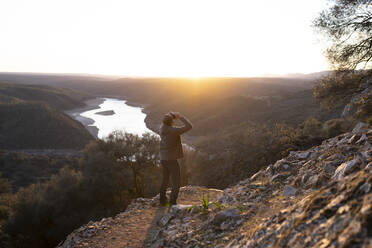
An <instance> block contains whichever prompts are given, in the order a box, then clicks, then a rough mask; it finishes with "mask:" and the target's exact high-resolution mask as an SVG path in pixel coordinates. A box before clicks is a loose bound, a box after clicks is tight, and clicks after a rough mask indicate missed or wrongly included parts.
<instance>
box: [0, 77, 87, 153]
mask: <svg viewBox="0 0 372 248" xmlns="http://www.w3.org/2000/svg"><path fill="white" fill-rule="evenodd" d="M85 97H86V95H84V94H80V93H77V92H75V91H72V90H68V89H59V88H52V87H49V86H31V85H15V84H9V83H0V137H1V138H0V148H1V149H52V148H53V149H65V148H70V149H71V148H72V149H81V148H83V147H84V146H85V145H86V144H87V143H88V142H89V141H90V140H92V139H93V138H92V136H91V135H90V134H89V132H88V131H87V130H86V129H85V128H84V127H83V126H82V125H81V124H80V123H79V122H77V121H75V120H73V119H71V118H70V117H69V116H67V115H65V114H64V113H63V112H62V111H61V110H64V109H71V108H76V107H79V106H83V105H84V103H83V102H82V100H83V99H84V98H85Z"/></svg>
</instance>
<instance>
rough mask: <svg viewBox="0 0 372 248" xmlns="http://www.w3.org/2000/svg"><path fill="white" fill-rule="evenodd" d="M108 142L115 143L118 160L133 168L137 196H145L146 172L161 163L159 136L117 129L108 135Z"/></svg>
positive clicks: (123, 164)
mask: <svg viewBox="0 0 372 248" xmlns="http://www.w3.org/2000/svg"><path fill="white" fill-rule="evenodd" d="M106 142H107V143H110V144H114V148H113V149H114V154H115V157H116V158H117V161H118V162H119V163H120V164H121V165H122V166H124V167H126V168H129V169H130V170H131V172H132V176H133V187H134V189H135V195H136V197H144V184H145V182H144V172H145V171H146V170H147V169H149V168H150V169H151V167H155V166H156V165H157V164H158V163H159V154H158V153H159V143H160V140H159V138H158V137H157V136H155V135H153V134H150V133H145V134H143V136H142V137H140V136H138V135H135V134H131V133H124V132H121V131H115V132H113V133H111V134H110V135H109V136H108V138H107V139H106Z"/></svg>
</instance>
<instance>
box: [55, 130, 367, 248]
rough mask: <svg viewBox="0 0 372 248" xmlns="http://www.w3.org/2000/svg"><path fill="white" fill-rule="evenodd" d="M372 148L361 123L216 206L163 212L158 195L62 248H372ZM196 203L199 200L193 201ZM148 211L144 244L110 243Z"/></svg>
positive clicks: (228, 192)
mask: <svg viewBox="0 0 372 248" xmlns="http://www.w3.org/2000/svg"><path fill="white" fill-rule="evenodd" d="M371 143H372V129H371V127H369V126H367V125H366V124H363V123H359V124H358V125H356V126H355V128H354V129H353V131H352V132H349V133H344V134H342V135H339V136H337V137H334V138H331V139H328V140H325V141H324V142H323V143H322V144H321V145H320V146H316V147H313V148H311V149H309V150H306V151H297V152H291V153H290V154H289V155H288V156H287V157H285V158H283V159H281V160H279V161H277V162H276V163H274V164H271V165H269V166H268V167H267V168H265V169H262V170H261V171H259V172H258V173H256V174H255V175H253V176H252V177H251V178H248V179H246V180H243V181H241V182H240V183H238V184H237V185H235V186H233V187H230V188H227V189H225V190H224V191H223V192H219V191H213V190H212V189H209V191H208V190H206V192H209V194H211V195H213V197H212V198H211V199H212V200H213V201H214V202H213V203H215V204H212V202H211V204H210V205H209V207H208V208H200V211H199V210H198V209H197V208H192V206H193V205H177V206H173V207H172V208H170V209H169V210H167V211H165V210H164V208H161V207H158V206H157V201H158V196H157V197H154V198H152V199H137V200H136V201H134V202H133V203H132V204H131V205H130V206H129V207H128V209H127V210H126V211H125V212H124V213H121V214H119V215H118V216H116V217H115V218H109V219H103V220H102V221H100V222H95V223H88V224H87V225H85V226H82V227H81V228H79V229H77V230H75V231H74V232H73V233H71V234H70V235H69V236H68V237H67V238H66V240H65V241H64V242H61V244H60V245H59V247H64V248H67V247H141V246H142V247H371V246H372V146H371ZM190 190H191V192H193V193H192V194H190V195H189V197H190V198H195V197H196V196H197V195H198V189H197V188H196V187H191V186H188V187H185V188H183V189H182V190H181V195H184V194H185V193H187V192H188V191H190ZM216 192H218V193H216ZM199 197H200V196H199ZM182 203H183V202H182ZM196 203H198V204H200V203H201V201H200V200H199V201H196V202H195V201H191V202H190V204H196ZM150 208H158V209H162V211H160V212H159V213H160V215H158V217H157V218H152V219H151V221H152V223H153V225H152V227H151V228H152V229H151V232H148V236H147V237H146V239H145V240H144V241H143V242H141V243H140V245H138V244H134V243H131V242H127V243H124V241H128V240H127V239H128V237H130V236H131V234H130V233H126V232H122V233H121V235H120V236H119V239H121V240H122V241H123V242H122V243H120V242H119V243H116V244H126V245H125V246H120V245H117V246H116V245H113V243H114V241H113V240H110V238H115V239H117V238H118V236H115V237H113V236H112V235H110V231H109V230H112V228H115V227H116V226H119V225H125V220H127V219H128V218H137V219H138V220H139V221H140V219H141V218H140V216H142V214H144V213H146V211H147V210H149V209H150ZM134 213H137V215H136V216H135V217H133V216H134ZM148 221H150V220H148ZM138 225H140V222H139V223H138ZM103 234H105V235H104V236H102V235H103ZM92 240H95V242H94V243H92V242H91V241H92ZM131 244H133V245H131Z"/></svg>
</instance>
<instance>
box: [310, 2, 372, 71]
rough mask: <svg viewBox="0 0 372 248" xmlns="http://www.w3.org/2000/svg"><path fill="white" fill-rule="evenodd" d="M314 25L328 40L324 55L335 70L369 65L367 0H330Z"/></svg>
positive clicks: (371, 12) (371, 19) (370, 9)
mask: <svg viewBox="0 0 372 248" xmlns="http://www.w3.org/2000/svg"><path fill="white" fill-rule="evenodd" d="M331 3H333V4H332V5H331V6H330V7H329V8H328V9H326V10H323V11H322V12H321V13H320V15H319V16H318V17H317V18H316V19H315V20H314V26H315V27H316V28H317V29H318V30H320V31H321V32H322V33H323V34H325V35H326V37H327V38H329V39H330V40H331V41H332V45H331V46H330V47H329V48H328V49H327V58H328V60H329V61H330V63H331V64H332V65H333V66H334V67H335V69H338V70H354V69H358V68H363V69H366V68H371V63H370V61H371V58H372V3H371V1H370V0H331Z"/></svg>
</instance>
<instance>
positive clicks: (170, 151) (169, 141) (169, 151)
mask: <svg viewBox="0 0 372 248" xmlns="http://www.w3.org/2000/svg"><path fill="white" fill-rule="evenodd" d="M179 120H180V121H182V122H183V124H184V126H183V127H172V126H168V125H166V124H164V123H162V124H161V125H160V130H159V133H160V160H175V159H179V158H183V150H182V143H181V136H180V135H181V134H183V133H185V132H187V131H189V130H190V129H191V128H192V124H191V122H190V121H189V120H187V119H186V118H185V117H183V116H180V118H179Z"/></svg>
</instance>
